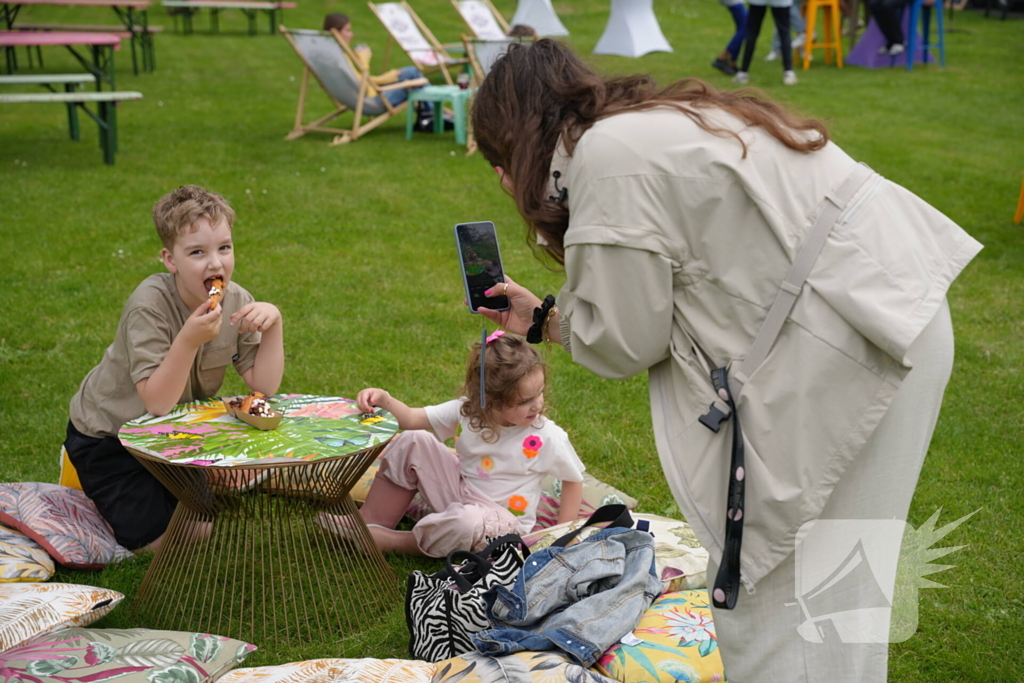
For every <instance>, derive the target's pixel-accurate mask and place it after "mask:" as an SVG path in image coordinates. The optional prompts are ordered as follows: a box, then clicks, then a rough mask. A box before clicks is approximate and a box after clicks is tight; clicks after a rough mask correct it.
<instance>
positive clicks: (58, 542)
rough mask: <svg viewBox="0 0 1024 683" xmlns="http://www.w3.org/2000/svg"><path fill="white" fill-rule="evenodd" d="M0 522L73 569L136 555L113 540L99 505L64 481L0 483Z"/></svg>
mask: <svg viewBox="0 0 1024 683" xmlns="http://www.w3.org/2000/svg"><path fill="white" fill-rule="evenodd" d="M0 523H3V524H6V525H7V526H9V527H12V528H14V529H17V530H18V531H20V532H22V533H23V534H25V535H26V536H28V537H29V538H31V539H32V540H33V541H35V542H36V543H38V544H39V545H41V546H43V548H45V549H46V552H48V553H50V555H51V556H52V557H53V559H55V560H57V562H59V563H60V564H62V565H64V566H65V567H69V568H71V569H102V568H103V567H105V566H106V565H108V564H113V563H116V562H120V561H121V560H123V559H125V558H128V557H132V552H131V551H130V550H128V549H127V548H124V547H122V546H120V545H118V544H117V541H115V540H114V532H113V531H111V529H110V525H108V524H107V522H106V521H105V520H104V519H103V518H102V517H100V513H99V512H98V511H97V510H96V505H95V504H93V502H92V501H91V500H89V498H88V497H87V496H86V495H85V494H84V493H82V492H81V491H79V490H77V489H71V488H68V487H66V486H58V485H56V484H44V483H40V482H27V483H14V484H0Z"/></svg>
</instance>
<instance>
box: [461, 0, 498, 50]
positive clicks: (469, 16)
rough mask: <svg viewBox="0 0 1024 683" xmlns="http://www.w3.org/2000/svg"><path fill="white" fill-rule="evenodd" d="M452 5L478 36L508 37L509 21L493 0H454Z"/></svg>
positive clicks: (483, 38) (484, 38) (482, 37)
mask: <svg viewBox="0 0 1024 683" xmlns="http://www.w3.org/2000/svg"><path fill="white" fill-rule="evenodd" d="M452 5H454V6H455V9H456V10H457V11H458V13H459V16H461V17H462V20H463V21H464V22H466V26H468V27H469V30H470V31H472V32H473V35H475V36H476V37H477V38H480V39H482V40H504V39H505V38H506V37H507V35H508V22H507V21H505V17H503V16H501V14H500V13H499V12H498V10H496V9H494V5H492V4H491V0H452ZM467 57H468V55H467Z"/></svg>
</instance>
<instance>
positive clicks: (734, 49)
mask: <svg viewBox="0 0 1024 683" xmlns="http://www.w3.org/2000/svg"><path fill="white" fill-rule="evenodd" d="M726 9H727V10H729V14H730V15H731V16H732V22H733V24H734V25H735V27H736V31H735V32H734V33H733V34H732V39H731V40H729V44H728V45H726V46H725V51H726V52H728V53H729V56H730V57H731V58H732V61H734V62H737V61H739V58H740V48H741V47H742V46H743V39H744V38H745V37H746V34H747V8H746V7H744V6H743V3H742V2H740V3H736V4H732V5H728V6H726Z"/></svg>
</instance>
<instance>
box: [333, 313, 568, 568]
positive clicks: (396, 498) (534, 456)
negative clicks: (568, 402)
mask: <svg viewBox="0 0 1024 683" xmlns="http://www.w3.org/2000/svg"><path fill="white" fill-rule="evenodd" d="M486 346H487V348H486V349H485V353H484V375H485V385H486V389H485V394H486V401H484V402H481V397H480V351H481V348H480V344H479V343H477V344H475V345H474V346H473V348H472V349H471V350H470V353H469V359H468V363H467V368H466V383H465V386H464V387H463V397H462V398H459V399H456V400H452V401H448V402H447V403H442V404H440V405H435V406H427V407H425V408H411V407H409V406H407V405H406V404H405V403H402V402H401V401H399V400H398V399H396V398H393V397H392V396H391V394H389V393H388V392H387V391H384V390H383V389H375V388H371V389H363V390H362V391H360V392H359V394H358V395H357V396H356V404H357V405H358V407H359V409H360V410H363V411H367V412H369V411H371V410H372V409H373V408H374V407H375V406H379V407H381V408H384V409H385V410H388V411H390V412H391V413H392V414H393V415H394V416H395V418H397V420H398V426H399V427H400V428H401V429H403V430H406V431H404V432H403V433H401V434H399V435H398V436H396V437H395V438H394V439H393V440H392V442H391V443H390V444H389V445H388V447H387V448H386V449H385V451H384V455H383V456H382V458H381V465H380V470H379V471H378V472H377V476H376V478H375V479H374V481H373V485H372V486H371V488H370V491H369V493H368V494H367V497H366V502H365V503H364V504H363V507H362V509H361V510H360V514H361V515H362V517H363V520H364V521H365V522H366V523H367V526H368V527H369V529H370V535H371V536H372V537H373V540H374V541H376V543H377V545H378V546H379V547H380V549H381V550H382V551H384V552H396V553H407V554H411V555H427V556H429V557H445V556H446V555H448V553H450V552H452V551H454V550H480V549H481V548H483V547H484V546H486V545H487V539H488V538H493V537H495V536H501V535H503V534H508V533H519V534H524V533H528V532H529V531H530V530H531V529H532V528H533V525H534V522H535V520H536V518H537V504H538V502H539V501H540V494H541V483H542V482H543V481H544V478H545V477H546V476H547V475H549V474H550V475H553V476H555V477H558V478H560V479H561V480H562V498H561V508H560V511H559V515H558V521H559V522H565V521H569V520H572V519H576V517H577V515H578V513H579V507H580V500H581V498H582V495H583V469H584V467H583V463H582V462H580V459H579V457H578V456H577V455H576V451H575V450H574V449H573V447H572V444H570V443H569V437H568V435H567V434H566V433H565V432H564V431H563V430H562V429H561V428H560V427H559V426H558V425H556V424H555V423H554V422H552V421H551V420H549V419H547V418H546V417H545V416H544V384H545V379H546V374H545V367H544V363H543V362H542V361H541V358H540V356H539V355H538V353H537V352H536V351H535V350H534V349H533V347H531V346H530V345H529V344H527V343H526V341H525V340H524V339H523V338H522V337H518V336H515V335H512V334H505V333H504V332H495V333H494V334H492V335H491V336H490V337H488V338H487V342H486ZM482 403H483V405H484V406H485V407H481V405H482ZM460 426H461V427H462V431H461V434H460V436H459V438H458V439H457V440H456V442H455V452H454V453H452V451H451V450H449V449H448V447H447V446H445V445H444V443H443V442H444V441H445V440H447V439H450V438H452V437H454V436H455V434H456V430H457V429H458V428H459V427H460ZM431 432H433V433H431ZM417 491H418V492H419V493H420V494H421V495H422V497H423V499H424V500H425V501H426V503H427V504H428V505H429V506H430V508H431V509H432V510H434V511H435V512H433V513H431V514H429V515H427V516H426V517H424V518H423V519H421V520H420V521H419V522H418V523H417V524H416V525H415V526H414V527H413V529H412V531H397V530H395V526H396V525H397V524H398V522H399V520H401V519H402V516H403V515H404V514H405V510H406V508H407V507H408V506H409V503H410V501H412V498H413V496H415V495H416V493H417ZM322 521H323V525H324V527H325V528H327V529H328V530H330V531H333V532H334V533H337V534H339V535H341V536H345V537H347V538H353V539H355V533H354V532H355V529H354V527H353V525H352V524H351V521H350V520H348V519H347V518H346V517H343V516H338V515H324V516H323V518H322Z"/></svg>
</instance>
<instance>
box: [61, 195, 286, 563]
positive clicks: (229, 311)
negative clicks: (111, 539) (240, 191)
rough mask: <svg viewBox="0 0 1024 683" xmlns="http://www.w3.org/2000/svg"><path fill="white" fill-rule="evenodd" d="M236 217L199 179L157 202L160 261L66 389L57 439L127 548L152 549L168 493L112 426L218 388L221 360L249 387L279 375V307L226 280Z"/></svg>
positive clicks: (275, 382)
mask: <svg viewBox="0 0 1024 683" xmlns="http://www.w3.org/2000/svg"><path fill="white" fill-rule="evenodd" d="M234 221H235V212H234V210H233V209H232V208H231V206H230V205H229V204H228V202H227V200H225V199H224V197H222V196H221V195H219V194H217V193H215V192H210V191H208V190H205V189H203V188H201V187H199V186H197V185H183V186H182V187H179V188H178V189H177V190H175V191H174V192H171V193H170V194H167V195H165V196H164V197H162V198H161V199H160V201H158V202H157V203H156V205H155V206H154V207H153V222H154V223H155V224H156V231H157V234H158V235H159V236H160V240H161V241H162V242H163V245H164V246H163V249H161V250H160V257H161V259H162V260H163V263H164V267H165V268H167V270H168V272H167V273H157V274H154V275H150V276H149V277H148V278H146V279H145V280H143V281H142V284H140V285H139V286H138V287H137V288H136V289H135V291H134V292H132V295H131V296H130V297H129V298H128V302H127V303H126V304H125V306H124V310H123V311H122V313H121V321H120V323H119V324H118V326H117V333H116V336H115V338H114V343H113V344H111V345H110V346H109V347H108V348H107V350H106V352H105V353H104V354H103V360H101V361H100V363H99V365H97V366H96V367H94V368H93V369H92V371H91V372H89V374H88V375H86V376H85V379H84V380H82V385H81V387H79V389H78V393H76V394H75V396H74V398H72V399H71V406H70V419H69V421H68V429H67V440H66V441H65V442H64V447H65V449H66V450H67V452H68V456H69V458H70V459H71V463H72V464H73V465H74V466H75V469H76V470H77V471H78V477H79V480H80V481H81V483H82V489H83V490H84V491H85V494H86V495H87V496H89V498H91V499H92V500H93V502H94V503H96V507H97V508H98V509H99V512H100V514H101V515H102V516H103V518H104V519H106V520H107V522H108V523H109V524H110V526H111V527H112V528H113V530H114V536H115V537H116V539H117V542H118V543H120V544H121V545H123V546H125V547H126V548H129V549H131V550H136V551H140V550H156V548H157V547H158V546H159V544H160V541H161V539H162V538H163V533H164V531H165V530H166V528H167V525H168V523H169V522H170V520H171V515H172V514H173V513H174V508H175V506H176V505H177V500H176V499H175V498H174V496H173V495H172V494H171V493H170V491H168V490H167V489H166V488H164V486H163V484H161V483H160V482H159V481H157V479H156V478H155V477H154V476H153V475H152V474H150V473H149V471H148V470H146V469H145V468H144V467H143V466H142V465H141V464H140V463H139V462H138V461H137V460H136V459H135V458H134V457H133V456H132V455H131V454H130V453H129V452H128V451H127V450H125V448H124V446H122V445H121V442H120V440H119V439H118V437H117V433H118V430H120V428H121V426H122V425H123V424H124V423H125V422H128V421H129V420H133V419H135V418H138V417H141V416H142V415H144V414H146V413H147V412H149V413H152V414H154V415H165V414H167V413H168V412H170V411H171V409H173V408H174V406H175V405H176V404H178V403H183V402H187V401H194V400H198V399H203V398H208V397H210V396H214V395H216V393H217V392H218V391H219V390H220V386H221V384H222V383H223V381H224V372H225V369H226V368H227V366H228V364H229V363H233V364H234V366H235V370H236V371H237V372H238V374H239V375H241V377H242V379H243V380H245V383H246V384H247V385H248V386H249V388H250V389H252V390H253V391H261V392H263V393H264V394H267V395H268V396H270V395H272V394H274V393H276V392H277V389H278V387H279V385H280V384H281V375H282V374H283V372H284V339H283V333H282V329H281V328H282V321H281V312H280V311H279V310H278V309H277V307H276V306H274V305H273V304H270V303H266V302H260V301H255V300H254V299H253V297H252V295H251V294H249V292H247V291H246V290H245V289H243V288H242V287H240V286H238V285H237V284H235V283H234V282H233V281H232V279H231V277H232V274H233V272H234V268H235V255H234V248H233V244H232V232H231V231H232V225H233V224H234ZM218 279H219V280H220V282H217V288H218V289H220V290H221V292H220V294H217V292H213V296H211V290H212V289H214V283H215V281H217V280H218ZM221 284H223V286H220V285H221Z"/></svg>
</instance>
